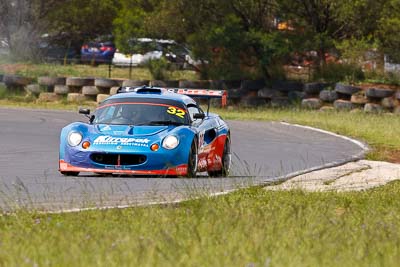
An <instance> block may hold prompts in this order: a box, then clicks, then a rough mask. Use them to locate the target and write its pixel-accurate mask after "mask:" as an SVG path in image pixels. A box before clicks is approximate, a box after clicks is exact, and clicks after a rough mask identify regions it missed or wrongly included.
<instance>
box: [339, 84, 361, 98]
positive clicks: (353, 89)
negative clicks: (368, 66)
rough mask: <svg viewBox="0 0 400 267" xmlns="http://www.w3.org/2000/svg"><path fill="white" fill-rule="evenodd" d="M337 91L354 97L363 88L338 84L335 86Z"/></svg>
mask: <svg viewBox="0 0 400 267" xmlns="http://www.w3.org/2000/svg"><path fill="white" fill-rule="evenodd" d="M335 91H336V92H338V93H341V94H344V95H352V94H355V93H357V92H358V91H361V88H360V87H356V86H352V85H344V84H341V83H337V84H336V86H335Z"/></svg>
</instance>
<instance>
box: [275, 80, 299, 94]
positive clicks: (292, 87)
mask: <svg viewBox="0 0 400 267" xmlns="http://www.w3.org/2000/svg"><path fill="white" fill-rule="evenodd" d="M271 88H272V89H274V90H278V91H281V92H290V91H303V83H301V82H297V81H273V82H272V83H271Z"/></svg>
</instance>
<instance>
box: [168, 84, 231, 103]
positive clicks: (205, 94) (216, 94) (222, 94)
mask: <svg viewBox="0 0 400 267" xmlns="http://www.w3.org/2000/svg"><path fill="white" fill-rule="evenodd" d="M165 89H166V90H168V91H169V92H172V93H176V94H181V95H187V96H190V97H197V98H206V99H211V98H221V105H222V107H225V106H226V102H227V92H226V90H209V89H187V88H165Z"/></svg>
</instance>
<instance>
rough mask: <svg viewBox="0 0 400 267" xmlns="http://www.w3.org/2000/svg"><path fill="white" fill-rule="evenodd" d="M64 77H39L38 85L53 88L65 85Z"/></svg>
mask: <svg viewBox="0 0 400 267" xmlns="http://www.w3.org/2000/svg"><path fill="white" fill-rule="evenodd" d="M66 79H67V78H65V77H39V78H38V84H39V85H42V86H49V87H54V86H56V85H65V82H66Z"/></svg>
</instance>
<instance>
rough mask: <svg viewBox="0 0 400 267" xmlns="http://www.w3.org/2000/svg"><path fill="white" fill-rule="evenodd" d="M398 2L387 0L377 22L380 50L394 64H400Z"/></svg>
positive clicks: (399, 4) (399, 5)
mask: <svg viewBox="0 0 400 267" xmlns="http://www.w3.org/2000/svg"><path fill="white" fill-rule="evenodd" d="M398 32H400V2H399V1H397V0H388V1H387V3H386V5H385V8H384V11H383V15H382V17H381V18H380V20H379V29H378V36H379V40H380V42H381V48H382V50H383V52H384V53H386V54H388V55H389V56H390V57H391V59H392V60H393V61H394V62H400V51H399V47H400V36H399V34H398Z"/></svg>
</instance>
